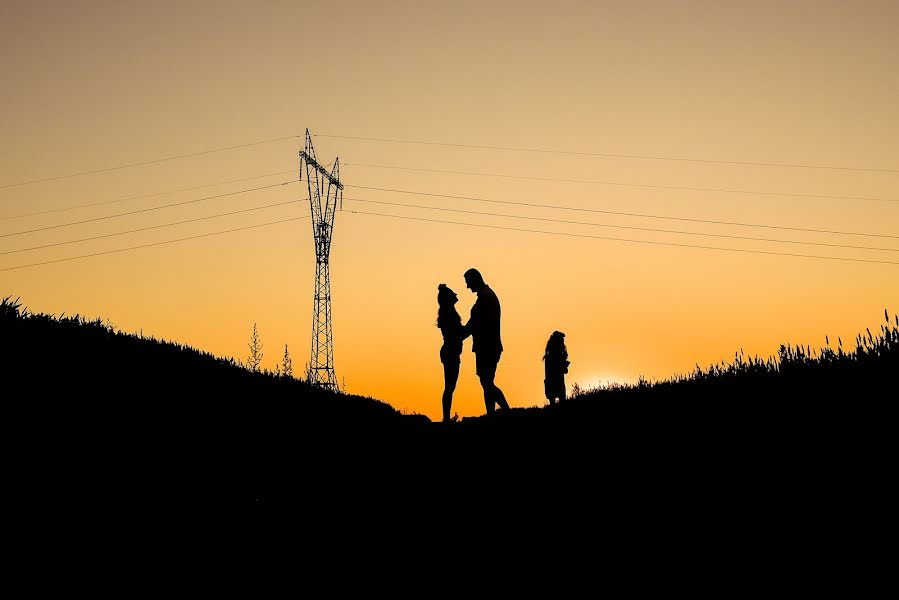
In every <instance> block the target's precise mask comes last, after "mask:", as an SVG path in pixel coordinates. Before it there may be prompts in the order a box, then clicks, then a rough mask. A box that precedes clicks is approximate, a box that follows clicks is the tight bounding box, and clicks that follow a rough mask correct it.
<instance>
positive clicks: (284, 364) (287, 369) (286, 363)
mask: <svg viewBox="0 0 899 600" xmlns="http://www.w3.org/2000/svg"><path fill="white" fill-rule="evenodd" d="M281 374H282V375H284V376H285V377H293V361H292V360H290V354H289V353H288V352H287V344H284V357H283V358H282V359H281Z"/></svg>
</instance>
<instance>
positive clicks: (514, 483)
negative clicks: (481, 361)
mask: <svg viewBox="0 0 899 600" xmlns="http://www.w3.org/2000/svg"><path fill="white" fill-rule="evenodd" d="M885 316H886V319H887V322H886V324H885V325H884V326H883V327H882V328H881V330H880V331H879V332H877V333H876V334H875V333H867V335H866V336H864V337H862V336H860V337H859V338H858V339H857V340H856V342H857V345H856V348H855V349H853V350H846V351H844V350H843V349H842V347H841V346H838V347H837V349H835V350H833V349H830V348H825V349H822V350H818V351H813V350H812V349H810V348H805V349H799V348H793V347H790V346H786V345H785V346H783V347H782V349H781V352H780V354H779V356H778V357H770V358H767V359H764V360H763V359H761V358H758V357H754V358H751V359H745V358H744V357H742V356H739V355H738V356H736V357H735V360H734V362H732V363H722V364H720V365H713V366H712V367H709V368H707V369H700V368H697V370H696V371H695V372H694V373H690V374H687V375H683V376H677V377H673V378H671V379H670V380H666V381H661V382H654V383H652V382H641V383H639V384H636V385H633V386H616V387H613V388H604V389H595V390H589V391H586V392H583V393H581V394H580V395H578V396H576V397H574V398H571V399H569V400H567V401H565V402H563V403H561V404H558V405H554V406H549V407H545V408H529V409H513V410H511V411H506V412H502V411H501V412H499V413H497V414H495V415H494V416H493V417H490V418H487V417H480V418H466V419H463V420H461V421H460V422H458V423H451V424H440V423H430V422H429V421H428V420H427V419H426V418H424V417H420V416H406V415H401V414H399V413H398V412H397V411H396V410H395V409H393V408H392V407H391V406H390V405H389V404H386V403H384V402H381V401H379V400H375V399H371V398H364V397H358V396H348V395H344V394H339V393H329V392H324V391H322V390H319V389H316V388H313V387H310V386H309V385H307V384H305V383H304V382H301V381H298V380H294V379H291V378H284V377H277V376H274V375H271V374H264V373H252V372H249V371H248V370H246V369H245V368H243V367H242V366H240V365H239V364H236V363H235V361H233V360H230V359H223V358H220V357H215V356H212V355H210V354H207V353H204V352H201V351H199V350H196V349H193V348H190V347H186V346H183V345H180V344H177V343H172V342H166V341H162V340H156V339H153V338H146V337H141V336H137V335H133V334H126V333H123V332H120V331H115V330H114V329H113V328H111V327H109V326H107V325H105V324H104V323H102V322H101V321H99V320H85V319H83V318H81V317H78V316H71V317H65V316H61V317H54V316H48V315H40V314H32V313H29V312H28V311H27V310H24V309H23V308H22V307H20V306H19V305H18V304H17V303H15V302H14V301H12V300H11V299H6V300H4V301H2V303H0V365H2V382H3V384H2V391H3V400H4V405H5V407H6V408H7V411H8V413H9V414H10V415H11V419H10V420H9V424H10V425H9V426H10V429H11V435H10V436H9V440H10V441H11V448H12V449H13V450H12V453H11V457H12V460H11V461H10V464H11V476H12V479H11V481H13V482H15V483H14V488H15V489H16V494H15V496H16V497H17V498H18V499H19V501H20V502H21V503H23V505H25V506H28V507H29V508H34V507H42V509H43V510H45V511H46V512H47V513H48V514H50V513H52V514H69V513H71V512H78V511H83V510H85V509H90V510H91V511H94V512H96V511H100V512H103V513H115V512H117V511H118V512H124V513H129V514H130V512H131V511H137V512H146V511H147V510H150V511H155V510H163V509H164V510H166V511H175V512H178V513H185V514H186V513H195V512H197V511H201V512H216V513H218V512H221V511H224V512H225V514H231V515H245V514H254V515H256V518H259V519H269V518H274V516H275V515H278V516H279V518H280V516H283V515H285V514H290V515H294V516H303V517H304V518H306V519H311V520H312V521H316V520H317V519H323V520H322V521H321V522H320V523H319V524H320V525H323V524H325V523H327V524H329V525H328V526H329V527H330V526H333V525H334V523H335V522H339V523H341V524H343V525H347V524H348V523H349V524H352V525H353V526H357V527H361V526H363V525H371V524H372V523H380V524H382V525H383V526H384V527H387V528H388V529H389V528H390V527H395V526H396V524H397V523H398V522H403V523H410V522H416V519H419V518H425V519H436V520H438V521H446V520H452V519H454V518H456V517H457V516H458V515H460V514H471V515H474V516H476V517H481V518H483V517H488V516H489V518H497V519H504V518H509V516H510V515H512V514H518V515H520V514H522V512H526V513H527V514H530V515H531V516H532V518H533V519H534V520H533V521H532V523H531V524H532V525H533V524H536V523H537V522H538V521H539V522H541V523H542V522H544V520H543V518H542V517H540V516H541V515H543V516H548V515H554V517H553V518H554V519H555V518H562V517H564V518H568V519H571V518H575V519H579V520H581V521H582V522H581V525H582V526H584V527H589V526H594V525H595V526H599V525H601V526H603V527H606V528H609V527H611V528H613V529H616V531H618V533H621V534H625V533H626V532H628V531H643V530H644V529H645V528H647V527H672V526H686V524H688V523H694V524H695V523H698V522H702V523H706V524H708V523H710V522H712V521H714V522H720V523H722V524H724V523H726V524H727V527H736V526H739V527H740V528H741V529H742V528H747V527H748V528H751V527H752V526H759V527H768V526H770V524H771V523H774V522H777V523H779V524H781V525H782V524H783V523H784V522H785V521H784V520H785V519H786V520H790V519H792V523H793V525H794V526H795V527H801V528H814V527H816V525H815V524H816V523H818V520H820V519H832V514H833V512H832V511H834V510H847V509H848V508H847V507H849V506H850V505H851V506H856V505H857V503H858V502H859V501H860V500H864V502H866V503H868V505H869V506H872V507H876V506H879V505H880V503H882V502H883V501H884V499H885V498H887V497H888V496H886V495H885V494H886V492H885V490H886V488H887V486H888V482H889V477H888V476H887V473H888V472H892V459H891V458H889V457H891V456H892V455H893V450H892V445H893V444H892V441H891V440H892V439H893V433H892V430H893V428H894V426H895V418H894V417H893V416H892V407H893V404H894V403H895V401H896V392H895V388H896V375H897V373H899V370H897V357H899V321H894V322H890V320H889V315H885ZM828 513H830V515H831V516H828ZM871 514H874V513H858V518H859V519H860V520H864V519H866V518H868V517H869V515H871ZM609 515H615V516H614V519H613V520H612V521H609ZM335 517H337V521H334V520H333V519H334V518H335ZM538 517H539V518H538ZM735 519H736V521H735ZM722 526H723V525H722ZM628 535H629V534H628Z"/></svg>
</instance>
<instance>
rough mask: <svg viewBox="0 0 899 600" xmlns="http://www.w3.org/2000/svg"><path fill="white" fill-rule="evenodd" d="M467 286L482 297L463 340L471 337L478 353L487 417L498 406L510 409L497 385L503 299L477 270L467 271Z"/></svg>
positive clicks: (476, 361)
mask: <svg viewBox="0 0 899 600" xmlns="http://www.w3.org/2000/svg"><path fill="white" fill-rule="evenodd" d="M465 285H467V286H468V289H470V290H471V291H472V292H474V293H476V294H477V295H478V299H477V300H476V301H475V303H474V306H472V307H471V318H469V319H468V323H466V324H465V328H464V329H463V332H462V339H465V338H467V337H468V336H471V340H472V342H471V351H472V352H474V354H475V365H476V369H477V374H478V378H479V379H480V380H481V387H482V388H484V405H485V406H486V407H487V414H488V415H489V414H493V411H494V408H495V406H494V405H496V404H499V407H500V408H502V409H507V408H509V403H508V402H506V396H505V395H504V394H503V391H502V390H501V389H499V388H498V387H496V384H495V383H493V379H494V377H496V365H497V364H499V357H500V354H502V352H503V343H502V341H501V340H500V335H499V331H500V327H499V319H500V307H499V298H497V297H496V294H495V293H494V292H493V290H491V289H490V286H488V285H487V284H486V283H484V278H483V277H482V276H481V273H480V272H479V271H478V270H477V269H468V270H467V271H465Z"/></svg>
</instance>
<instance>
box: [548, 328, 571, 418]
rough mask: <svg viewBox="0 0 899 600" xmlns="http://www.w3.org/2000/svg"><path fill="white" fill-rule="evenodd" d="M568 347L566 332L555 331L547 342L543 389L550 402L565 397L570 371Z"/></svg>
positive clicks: (559, 400) (558, 400)
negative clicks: (566, 376)
mask: <svg viewBox="0 0 899 600" xmlns="http://www.w3.org/2000/svg"><path fill="white" fill-rule="evenodd" d="M570 364H571V363H570V362H568V349H567V348H566V347H565V334H564V333H562V332H561V331H553V332H552V335H550V336H549V340H548V341H547V342H546V351H545V352H544V353H543V368H544V370H545V374H546V376H545V378H544V379H543V390H544V392H545V393H546V399H547V400H549V403H550V404H553V403H554V402H561V401H562V400H564V399H565V374H566V373H568V365H570Z"/></svg>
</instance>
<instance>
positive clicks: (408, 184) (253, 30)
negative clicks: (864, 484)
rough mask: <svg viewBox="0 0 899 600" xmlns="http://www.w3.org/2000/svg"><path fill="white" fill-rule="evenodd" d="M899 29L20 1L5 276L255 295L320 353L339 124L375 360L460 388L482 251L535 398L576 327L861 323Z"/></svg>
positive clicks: (889, 151)
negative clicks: (316, 193) (320, 251)
mask: <svg viewBox="0 0 899 600" xmlns="http://www.w3.org/2000/svg"><path fill="white" fill-rule="evenodd" d="M897 31H899V3H896V2H893V1H882V2H878V1H859V2H828V1H807V2H804V1H795V2H791V1H780V2H766V1H759V2H721V1H708V2H704V1H703V2H699V1H685V2H667V1H646V2H641V1H634V2H602V1H596V2H586V1H585V2H566V1H559V2H536V1H534V2H531V1H523V0H522V1H516V2H511V1H509V2H505V1H504V2H491V1H489V0H481V1H479V2H457V3H446V2H439V3H438V2H428V1H423V2H412V1H410V2H377V1H376V2H354V1H349V2H340V3H327V2H274V1H272V2H230V1H216V2H212V1H187V2H184V1H178V2H174V1H172V2H169V1H162V2H149V3H148V2H131V1H124V2H122V1H116V2H112V1H86V0H79V1H78V2H44V1H27V2H26V1H22V2H19V1H10V0H3V1H2V2H0V81H2V89H3V93H2V95H0V108H2V110H0V297H3V296H12V297H14V298H16V297H18V298H20V301H21V303H22V304H23V305H24V306H27V307H28V308H29V309H31V310H32V311H34V312H46V313H52V314H60V313H63V312H64V313H66V314H75V313H79V314H82V315H85V316H87V317H91V318H94V317H102V318H104V319H108V320H109V321H111V322H112V323H113V324H114V325H115V326H116V327H117V328H119V329H122V330H123V331H126V332H137V331H141V330H142V331H143V333H144V334H145V335H154V336H156V337H159V338H164V339H168V340H173V341H178V342H181V343H184V344H189V345H191V346H193V347H196V348H199V349H202V350H205V351H208V352H212V353H214V354H216V355H220V356H234V357H236V358H241V359H244V358H246V356H247V353H248V349H247V342H248V341H249V337H250V334H251V331H252V327H253V324H254V322H255V323H256V324H257V325H258V328H259V332H260V335H261V337H262V341H263V344H264V353H265V356H264V359H263V366H264V367H266V368H274V366H275V364H276V363H277V362H279V361H280V357H281V354H282V353H283V349H284V345H285V344H287V345H288V347H289V350H290V354H291V356H292V358H293V361H294V366H295V371H296V372H301V371H302V370H303V368H304V364H305V363H306V362H307V361H308V360H309V353H310V331H311V324H312V295H313V283H314V276H315V257H314V249H313V244H312V232H311V227H310V221H309V219H308V218H306V219H304V220H287V219H294V218H296V217H308V215H309V212H310V209H309V202H308V198H307V196H306V188H305V182H304V183H303V184H301V185H299V184H297V183H296V179H297V175H298V172H299V161H298V156H297V153H298V150H300V149H301V148H302V144H303V138H302V135H303V134H304V132H305V129H306V128H308V129H309V130H310V131H311V132H312V134H313V139H314V142H315V147H316V151H317V154H318V156H319V158H320V159H321V160H322V161H323V162H324V161H327V162H329V163H330V162H331V161H333V159H334V158H335V157H339V158H340V161H341V179H342V181H343V183H344V184H345V185H346V190H345V192H344V202H343V210H342V211H341V212H338V214H337V216H336V221H335V232H334V238H333V246H332V251H331V293H332V310H333V332H334V355H335V361H334V366H335V369H336V373H337V377H338V379H339V380H341V381H342V382H344V383H345V388H346V391H347V392H349V393H354V394H361V395H366V396H372V397H375V398H378V399H381V400H384V401H386V402H389V403H390V404H391V405H393V406H395V407H396V408H397V409H399V410H402V411H405V412H409V413H421V414H425V415H427V416H429V417H430V418H432V419H434V420H437V419H439V418H440V413H441V410H440V394H441V391H442V385H443V381H442V369H441V365H440V361H439V357H438V350H439V347H440V344H441V338H440V333H439V331H438V329H437V328H436V327H435V319H436V312H437V303H436V292H437V285H438V284H439V283H446V284H447V285H449V286H450V287H452V288H453V289H454V290H455V291H456V292H457V294H458V295H459V304H458V309H459V312H460V313H461V314H462V316H463V320H464V319H467V317H468V314H469V310H470V307H471V305H472V304H473V302H474V299H475V296H474V295H473V294H472V293H471V292H469V291H468V290H467V289H466V288H465V284H464V281H463V277H462V275H463V273H464V272H465V270H466V269H468V268H469V267H476V268H478V269H479V270H480V271H481V272H482V273H483V275H484V278H485V280H486V282H487V283H488V284H489V285H490V286H491V287H492V288H493V289H494V290H495V291H496V292H497V295H498V296H499V299H500V301H501V303H502V307H503V322H502V325H503V342H504V345H505V347H506V351H505V353H504V354H503V357H502V360H501V362H500V365H499V369H498V372H497V378H496V381H497V384H498V385H499V386H500V387H501V388H502V389H503V390H504V391H505V393H506V396H507V398H508V399H509V402H510V404H511V405H512V406H516V407H526V406H541V405H543V404H544V403H545V399H544V398H543V368H542V363H541V360H540V359H541V356H542V352H543V347H544V345H545V343H546V340H547V338H548V336H549V334H550V333H551V332H552V331H553V330H556V329H558V330H561V331H563V332H565V333H566V336H567V337H566V341H567V344H568V350H569V353H570V359H571V363H572V364H571V370H570V373H569V375H568V376H567V383H568V385H569V388H570V387H571V385H572V384H573V383H575V382H577V383H578V384H579V385H580V386H581V387H591V386H596V385H600V384H606V383H608V382H610V381H617V382H633V381H635V380H636V379H637V378H638V377H639V376H640V375H643V376H645V377H647V378H649V379H661V378H666V377H669V376H671V375H674V374H676V373H684V372H686V371H689V370H691V369H693V368H695V365H696V364H697V363H698V364H700V365H702V366H704V367H705V366H708V365H709V364H710V363H714V362H719V361H721V360H730V359H732V357H733V355H734V352H735V351H738V350H740V349H743V351H744V352H745V353H746V354H760V355H762V356H765V357H767V356H768V355H771V354H773V353H776V351H777V348H778V346H779V345H780V344H781V343H786V342H789V343H794V344H797V343H798V344H809V345H812V346H813V347H820V346H822V345H824V342H825V335H828V336H830V339H831V340H835V339H836V338H837V337H838V336H841V337H842V339H843V341H844V344H845V345H846V346H848V347H854V342H850V340H854V338H855V335H856V334H857V333H859V332H862V331H864V330H865V328H866V327H870V328H872V330H873V329H874V328H875V327H879V325H880V323H881V322H882V320H883V314H884V309H889V310H890V311H891V314H892V313H893V311H897V310H899V108H897V107H899V35H897ZM282 138H283V139H282ZM359 138H369V139H359ZM272 140H278V141H272ZM378 140H382V141H378ZM383 140H405V141H424V142H434V143H431V144H412V143H405V142H387V141H383ZM255 142H264V143H258V144H255ZM248 144H253V145H248ZM440 144H443V145H440ZM232 146H242V147H239V148H234V149H231V150H222V151H219V152H208V153H204V154H197V153H203V152H205V151H207V150H216V149H221V148H228V147H232ZM474 146H480V147H474ZM488 147H489V148H488ZM500 148H506V149H500ZM516 149H517V150H516ZM522 149H530V150H539V151H524V150H522ZM189 154H197V155H195V156H189V157H183V158H177V159H173V160H164V161H160V162H149V161H156V160H158V159H163V158H173V157H177V156H182V155H189ZM683 159H689V160H683ZM134 163H144V164H140V165H137V166H131V167H127V168H114V169H110V168H111V167H121V166H124V165H131V164H134ZM90 171H98V172H93V173H87V174H84V173H86V172H90ZM73 174H77V175H76V176H72V177H61V178H60V176H65V175H73ZM29 182H30V183H29ZM288 182H289V183H288ZM278 183H287V185H283V186H274V184H278ZM266 186H270V187H266ZM262 187H265V189H254V188H262ZM190 188H193V189H190ZM369 188H381V189H380V190H375V189H369ZM250 189H253V191H244V190H250ZM385 190H393V191H385ZM232 192H242V193H239V194H232V195H228V196H222V194H229V193H232ZM211 196H219V197H217V198H209V197H211ZM203 198H209V199H205V200H200V199H203ZM190 200H197V201H196V202H191V203H188V204H183V203H185V202H187V201H190ZM176 203H182V204H181V205H180V206H173V207H168V208H161V207H164V206H166V205H169V204H176ZM272 205H277V206H272ZM534 205H540V206H534ZM263 207H264V208H263ZM256 208H258V210H252V211H250V210H248V209H256ZM144 209H152V210H144ZM572 209H580V210H572ZM135 211H142V212H138V213H135ZM237 211H243V212H237ZM126 212H131V213H135V214H130V215H125V216H120V217H114V215H117V214H121V213H126ZM223 213H232V214H228V215H224V216H217V215H222V214H223ZM366 213H368V214H366ZM370 213H378V214H370ZM484 213H490V214H484ZM624 213H627V214H624ZM383 215H394V216H392V217H390V216H383ZM198 219H202V220H198ZM77 221H88V222H87V223H80V224H77V223H76V222H77ZM185 221H189V222H185ZM276 221H283V222H279V223H275V224H271V225H265V224H267V223H273V222H276ZM176 223H177V224H176ZM733 223H739V224H741V225H737V224H733ZM252 225H263V226H260V227H257V228H254V229H244V230H242V231H237V232H231V233H222V234H219V232H224V231H227V230H232V229H239V228H245V227H248V226H252ZM749 225H753V226H749ZM155 226H160V227H156V228H154V229H147V228H149V227H155ZM136 229H144V231H136V232H135V231H133V230H136ZM523 230H527V231H523ZM660 230H664V231H660ZM812 230H814V231H812ZM122 232H130V233H122ZM826 232H830V233H826ZM119 233H121V235H110V234H119ZM204 234H216V235H209V236H206V237H201V238H197V239H192V240H187V241H180V242H173V243H164V244H160V245H155V246H151V247H147V248H142V249H134V250H126V251H122V252H115V253H111V254H101V255H99V256H94V257H87V258H77V257H83V256H84V255H89V254H97V253H104V252H109V251H112V250H119V249H127V248H133V247H136V246H143V245H148V244H156V243H158V242H167V241H170V240H178V239H182V238H188V237H196V236H201V235H204ZM99 236H107V237H102V238H101V237H99ZM85 238H99V239H92V240H85ZM613 238H615V239H613ZM748 238H751V239H748ZM82 240H83V241H82ZM770 240H777V241H770ZM733 250H741V251H740V252H737V251H733ZM796 255H803V256H796ZM810 256H811V257H819V258H809V257H810ZM821 257H830V258H821ZM69 259H71V260H69ZM834 259H841V260H834ZM847 259H852V260H847ZM51 261H59V262H51ZM37 263H48V264H37ZM462 359H463V362H462V370H461V376H460V381H459V388H458V390H457V392H456V398H455V402H454V411H457V412H458V413H459V415H460V416H463V417H465V416H475V415H480V414H483V412H484V403H483V398H482V395H481V390H480V386H479V385H478V381H477V378H476V377H475V374H474V359H473V355H472V354H471V352H470V340H469V341H468V342H466V345H465V352H464V354H463V357H462ZM135 384H136V385H139V382H135Z"/></svg>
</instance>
